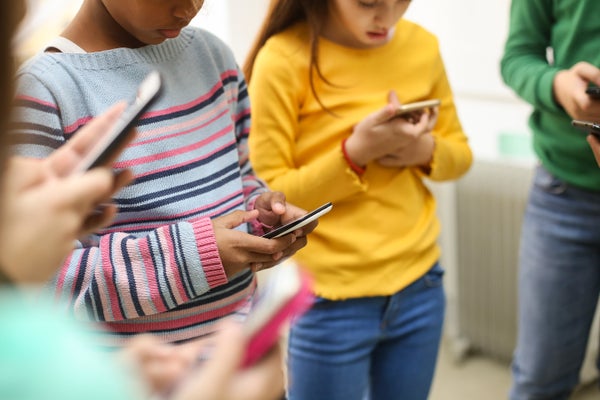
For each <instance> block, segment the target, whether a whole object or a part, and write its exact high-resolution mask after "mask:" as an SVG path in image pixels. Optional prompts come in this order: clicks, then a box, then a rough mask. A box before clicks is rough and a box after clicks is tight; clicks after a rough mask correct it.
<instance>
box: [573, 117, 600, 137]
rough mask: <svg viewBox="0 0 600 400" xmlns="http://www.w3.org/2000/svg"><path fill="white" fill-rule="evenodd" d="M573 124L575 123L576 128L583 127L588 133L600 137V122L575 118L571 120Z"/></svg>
mask: <svg viewBox="0 0 600 400" xmlns="http://www.w3.org/2000/svg"><path fill="white" fill-rule="evenodd" d="M571 125H573V126H574V127H575V128H578V129H581V130H582V131H584V132H586V133H590V134H592V135H594V136H596V138H598V139H600V124H597V123H595V122H590V121H581V120H577V119H574V120H573V121H571Z"/></svg>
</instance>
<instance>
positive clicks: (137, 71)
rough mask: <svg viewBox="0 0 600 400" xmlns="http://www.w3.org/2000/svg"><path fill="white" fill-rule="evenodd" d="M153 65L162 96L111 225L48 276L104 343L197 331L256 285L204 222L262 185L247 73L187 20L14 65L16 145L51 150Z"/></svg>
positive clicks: (128, 153) (244, 205)
mask: <svg viewBox="0 0 600 400" xmlns="http://www.w3.org/2000/svg"><path fill="white" fill-rule="evenodd" d="M151 69H158V70H159V71H160V72H161V73H162V75H163V81H164V87H163V92H162V95H161V97H160V98H159V100H158V101H157V102H156V103H154V105H153V106H152V107H151V109H150V110H149V111H147V112H146V113H145V114H144V115H143V116H142V119H141V120H140V122H139V124H138V136H137V137H136V139H135V141H134V142H133V143H132V144H131V145H130V146H129V147H128V148H127V149H126V150H125V152H124V153H123V154H122V156H121V157H120V159H119V160H118V162H117V163H116V165H115V167H116V168H131V169H132V170H133V171H134V173H135V176H136V180H135V182H134V183H133V184H132V185H130V186H128V187H127V188H125V189H124V190H122V191H121V192H120V193H119V194H118V195H117V196H116V199H115V201H116V202H117V204H118V206H119V213H118V216H117V218H116V219H115V221H114V223H113V224H112V226H110V227H108V228H106V229H104V230H103V231H102V232H99V233H98V234H97V235H94V236H91V237H89V238H86V239H85V240H82V241H81V242H80V243H78V246H77V249H76V250H75V251H73V252H72V254H70V255H69V257H68V258H67V259H66V260H65V263H64V265H63V268H62V269H61V270H60V271H59V273H58V274H57V276H56V279H55V281H54V282H53V284H54V289H55V294H56V298H57V300H59V301H61V302H62V303H63V304H66V306H67V308H68V310H69V312H71V313H73V314H74V315H75V316H76V317H77V318H79V319H84V320H92V321H102V322H104V324H101V326H103V327H104V326H108V327H109V330H110V331H109V334H108V335H99V337H102V339H101V340H102V341H104V342H105V343H106V344H107V345H111V343H113V344H114V343H119V342H121V341H122V340H124V339H126V338H127V337H129V336H130V335H132V334H135V333H138V332H152V333H154V334H156V335H159V336H161V337H162V338H163V339H165V340H166V341H169V342H181V341H186V340H190V339H193V338H197V337H201V336H204V335H206V334H209V333H210V332H211V331H212V329H213V326H214V322H215V321H217V320H219V319H220V318H222V317H224V316H227V315H230V314H233V313H236V312H242V313H243V312H244V310H245V309H246V308H247V305H248V302H249V300H250V299H251V296H252V293H253V291H254V288H255V280H254V275H253V274H252V273H251V272H250V271H246V272H244V273H241V274H240V275H238V276H236V277H234V278H232V279H230V280H228V279H227V277H226V276H225V274H224V270H223V267H222V265H221V260H220V258H219V252H218V249H217V246H216V241H215V237H214V232H213V229H212V224H211V221H210V218H211V217H214V216H219V215H223V214H226V213H229V212H231V211H234V210H244V209H250V208H251V206H252V203H253V200H254V198H255V197H256V195H257V194H259V193H262V192H263V191H265V190H266V188H265V185H264V183H263V182H262V181H260V180H258V179H257V178H256V176H255V175H254V172H253V170H252V168H251V166H250V164H249V161H248V151H247V148H248V147H247V138H248V130H249V126H250V109H249V100H248V93H247V89H246V83H245V81H244V79H243V76H242V74H241V72H240V70H239V69H238V67H237V65H236V63H235V60H234V58H233V55H232V54H231V52H230V51H229V49H228V48H227V47H226V46H225V45H224V44H223V43H221V42H220V41H219V40H218V39H217V38H215V37H214V36H212V35H210V34H209V33H207V32H205V31H202V30H199V29H195V28H187V29H186V30H184V31H183V32H182V34H181V35H180V36H179V37H178V38H177V39H173V40H169V41H167V42H165V43H163V44H161V45H157V46H147V47H144V48H141V49H115V50H111V51H105V52H98V53H91V54H45V55H41V56H39V57H37V58H35V59H33V60H32V61H31V62H29V63H28V64H27V65H25V66H24V67H23V68H22V69H21V70H20V71H19V73H18V91H17V109H16V110H17V112H16V116H15V121H14V125H13V128H14V129H13V132H14V133H16V137H17V141H18V145H17V146H16V151H17V152H19V153H20V154H24V155H27V156H33V157H45V156H47V155H48V154H49V153H50V152H51V151H53V150H54V149H55V148H57V147H59V146H60V145H61V144H62V143H64V142H65V141H66V140H69V138H70V137H71V136H72V135H73V134H75V133H76V132H77V130H78V129H79V128H81V127H82V126H83V125H85V124H86V123H87V122H89V121H90V119H91V118H93V116H95V115H98V114H99V113H100V112H102V111H103V110H105V109H106V108H108V107H109V106H110V105H112V104H113V103H114V102H115V101H118V100H120V99H124V98H125V99H129V98H131V96H132V94H133V93H135V88H136V86H137V84H138V83H139V82H140V81H141V80H142V79H143V77H144V76H145V75H146V74H147V73H148V72H149V71H150V70H151ZM239 229H242V230H248V229H250V230H251V229H252V227H249V226H245V225H244V226H241V227H239Z"/></svg>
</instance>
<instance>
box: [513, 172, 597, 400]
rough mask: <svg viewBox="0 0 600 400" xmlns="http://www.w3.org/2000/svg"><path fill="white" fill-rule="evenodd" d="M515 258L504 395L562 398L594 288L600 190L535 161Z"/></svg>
mask: <svg viewBox="0 0 600 400" xmlns="http://www.w3.org/2000/svg"><path fill="white" fill-rule="evenodd" d="M598 173H599V174H600V170H599V171H598ZM519 257H520V260H519V263H520V267H519V268H520V269H519V333H518V339H517V348H516V350H515V354H514V360H513V366H512V370H513V387H512V389H511V394H510V398H511V399H513V400H524V399H553V400H558V399H567V398H568V397H569V395H570V394H571V392H572V391H573V389H574V387H575V386H576V385H577V383H578V382H579V371H580V369H581V365H582V362H583V359H584V357H585V351H586V346H587V341H588V336H589V332H590V328H591V324H592V321H593V317H594V312H595V309H596V305H597V303H598V295H599V293H600V193H594V192H589V191H585V190H581V189H577V188H574V187H571V186H568V185H566V184H565V183H564V182H562V181H560V180H558V179H556V178H555V177H553V176H552V175H551V174H549V173H548V172H547V171H546V170H545V169H544V168H543V167H538V169H537V171H536V173H535V176H534V182H533V185H532V188H531V192H530V197H529V203H528V206H527V210H526V212H525V218H524V221H523V228H522V235H521V249H520V255H519ZM594 340H598V339H597V338H594Z"/></svg>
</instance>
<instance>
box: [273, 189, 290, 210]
mask: <svg viewBox="0 0 600 400" xmlns="http://www.w3.org/2000/svg"><path fill="white" fill-rule="evenodd" d="M285 203H286V202H285V194H283V193H282V192H272V195H271V211H273V212H274V213H275V214H277V215H283V214H285Z"/></svg>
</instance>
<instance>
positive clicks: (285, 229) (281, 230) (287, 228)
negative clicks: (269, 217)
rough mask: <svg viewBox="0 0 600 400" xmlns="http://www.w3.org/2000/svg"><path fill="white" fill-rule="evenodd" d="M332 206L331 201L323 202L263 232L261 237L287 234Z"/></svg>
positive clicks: (270, 237)
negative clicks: (283, 223) (307, 211)
mask: <svg viewBox="0 0 600 400" xmlns="http://www.w3.org/2000/svg"><path fill="white" fill-rule="evenodd" d="M332 207H333V204H332V203H325V204H323V205H322V206H320V207H318V208H316V209H314V210H312V211H311V212H309V213H308V214H305V215H303V216H302V217H300V218H298V219H295V220H293V221H291V222H288V223H287V224H285V225H283V226H280V227H278V228H275V229H273V230H272V231H269V232H267V233H265V234H264V235H262V237H264V238H267V239H275V238H278V237H281V236H284V235H287V234H288V233H291V232H293V231H295V230H296V229H300V228H302V227H303V226H305V225H307V224H309V223H311V222H312V221H314V220H315V219H317V218H319V217H320V216H321V215H323V214H327V213H328V212H329V211H331V208H332Z"/></svg>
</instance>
